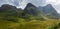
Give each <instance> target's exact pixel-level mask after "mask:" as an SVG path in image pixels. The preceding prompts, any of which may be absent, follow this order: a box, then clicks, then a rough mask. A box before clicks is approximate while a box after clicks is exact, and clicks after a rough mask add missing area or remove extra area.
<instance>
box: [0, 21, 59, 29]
mask: <svg viewBox="0 0 60 29" xmlns="http://www.w3.org/2000/svg"><path fill="white" fill-rule="evenodd" d="M59 25H60V20H45V21H39V20H32V21H30V22H23V21H22V22H11V21H5V20H0V29H60V26H59Z"/></svg>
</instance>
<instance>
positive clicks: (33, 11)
mask: <svg viewBox="0 0 60 29" xmlns="http://www.w3.org/2000/svg"><path fill="white" fill-rule="evenodd" d="M6 10H11V11H14V12H19V11H20V12H23V13H24V14H30V15H33V16H39V15H40V14H42V15H45V16H46V17H48V18H59V17H60V15H59V14H58V13H57V11H56V10H55V9H54V8H53V7H52V5H51V4H48V5H47V6H44V7H41V6H39V7H36V6H35V5H33V4H31V3H28V4H27V5H26V7H25V9H24V10H22V9H21V8H16V7H15V6H12V5H9V4H4V5H2V6H1V7H0V12H4V11H6Z"/></svg>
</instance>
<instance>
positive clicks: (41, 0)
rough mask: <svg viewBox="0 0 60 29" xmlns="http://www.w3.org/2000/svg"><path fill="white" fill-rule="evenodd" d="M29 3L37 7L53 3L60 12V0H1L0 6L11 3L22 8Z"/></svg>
mask: <svg viewBox="0 0 60 29" xmlns="http://www.w3.org/2000/svg"><path fill="white" fill-rule="evenodd" d="M27 3H32V4H34V5H35V6H37V7H38V6H45V5H47V4H52V6H53V7H54V8H55V9H56V10H57V12H58V13H60V0H0V6H1V5H2V4H10V5H13V6H16V7H18V8H22V9H24V7H25V6H26V4H27Z"/></svg>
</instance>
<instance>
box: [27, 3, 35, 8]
mask: <svg viewBox="0 0 60 29" xmlns="http://www.w3.org/2000/svg"><path fill="white" fill-rule="evenodd" d="M26 7H35V6H34V5H33V4H32V3H28V4H27V6H26Z"/></svg>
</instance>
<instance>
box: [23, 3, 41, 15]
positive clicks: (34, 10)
mask: <svg viewBox="0 0 60 29" xmlns="http://www.w3.org/2000/svg"><path fill="white" fill-rule="evenodd" d="M24 13H25V14H31V15H38V14H39V13H40V11H39V9H38V8H37V7H36V6H34V5H33V4H31V3H28V4H27V6H26V7H25V9H24Z"/></svg>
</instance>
